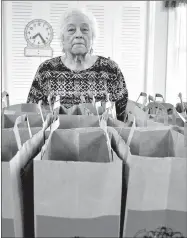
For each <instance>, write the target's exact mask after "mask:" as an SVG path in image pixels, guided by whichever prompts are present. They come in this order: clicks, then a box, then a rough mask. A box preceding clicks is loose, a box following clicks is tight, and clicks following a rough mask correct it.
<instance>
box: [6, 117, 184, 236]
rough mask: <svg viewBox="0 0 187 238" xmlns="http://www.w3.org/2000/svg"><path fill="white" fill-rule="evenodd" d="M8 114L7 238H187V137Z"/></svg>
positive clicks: (93, 121) (92, 120)
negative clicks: (36, 121) (10, 121)
mask: <svg viewBox="0 0 187 238" xmlns="http://www.w3.org/2000/svg"><path fill="white" fill-rule="evenodd" d="M5 116H7V117H8V118H10V116H11V118H13V119H14V120H13V125H12V126H9V129H3V130H2V236H3V237H75V236H79V237H153V236H155V237H161V236H163V237H187V230H186V229H187V228H186V223H187V205H186V200H187V197H186V194H187V191H186V189H187V186H186V185H187V179H186V178H187V177H186V158H187V151H186V150H187V147H186V142H185V138H186V137H185V135H184V133H179V132H177V131H176V130H173V129H172V128H171V127H169V126H162V127H159V126H158V127H156V128H153V127H151V128H134V126H135V125H134V124H132V127H131V128H125V125H126V124H124V123H121V122H118V121H117V120H113V119H111V118H108V121H107V124H108V127H107V128H105V127H101V126H100V125H101V124H100V121H99V118H98V117H97V116H83V115H82V116H76V115H74V116H69V115H63V116H62V115H59V117H58V119H59V120H56V121H55V122H54V123H52V124H51V122H52V120H51V116H48V118H45V123H44V124H42V122H41V125H37V126H38V128H37V127H35V125H33V124H32V119H31V118H32V117H33V118H37V116H38V115H28V116H26V115H22V116H21V117H18V115H4V117H5ZM28 118H29V120H26V122H27V126H28V129H27V128H20V129H18V124H20V123H23V121H24V120H25V119H28ZM129 118H131V116H130V115H129ZM15 119H17V120H15ZM40 120H41V118H40ZM5 121H6V120H5ZM14 122H15V123H14ZM28 122H29V124H30V125H29V124H28ZM133 122H134V121H133ZM50 124H51V125H50ZM33 126H34V127H33ZM49 126H50V129H49V130H47V128H48V127H49ZM5 127H6V126H5ZM11 127H12V128H11ZM77 127H78V128H77ZM82 127H84V128H82ZM112 127H113V128H112ZM59 128H62V129H59ZM67 128H68V129H67ZM71 128H73V129H71ZM129 147H130V148H129Z"/></svg>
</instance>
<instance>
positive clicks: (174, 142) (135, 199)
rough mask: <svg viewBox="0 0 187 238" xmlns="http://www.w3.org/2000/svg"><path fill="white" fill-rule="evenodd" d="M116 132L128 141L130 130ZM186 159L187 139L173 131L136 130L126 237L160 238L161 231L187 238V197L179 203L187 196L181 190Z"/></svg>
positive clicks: (157, 129) (131, 146) (129, 174)
mask: <svg viewBox="0 0 187 238" xmlns="http://www.w3.org/2000/svg"><path fill="white" fill-rule="evenodd" d="M116 129H117V130H118V131H119V133H120V135H121V136H122V138H123V139H124V140H125V141H127V138H128V136H129V132H130V128H121V129H120V128H116ZM186 158H187V143H186V137H185V135H183V134H181V133H178V132H177V131H174V130H172V129H171V128H170V127H165V128H155V129H154V130H153V129H150V128H136V129H135V131H134V134H133V137H132V140H131V143H130V153H129V156H128V159H127V164H128V166H129V172H128V174H127V175H126V181H128V185H127V187H128V189H127V199H124V203H125V204H126V211H125V223H124V234H123V236H124V237H159V236H158V235H161V233H160V232H161V231H159V229H161V227H162V228H163V229H166V228H167V229H168V230H167V231H169V230H170V229H172V232H173V235H174V233H175V232H181V233H183V235H184V237H186V235H187V233H186V230H185V229H186V218H187V216H186V215H187V214H186V197H185V198H184V200H181V199H180V200H179V198H180V197H181V196H183V192H184V194H185V193H186V190H184V191H183V188H181V187H180V186H181V185H180V184H181V182H182V181H186V168H185V170H184V169H183V170H181V174H182V177H180V176H181V175H180V176H178V174H179V173H180V169H181V167H183V166H186V164H185V163H186ZM181 161H183V162H181ZM184 183H185V186H186V182H184ZM172 186H173V187H172ZM176 189H178V190H176ZM185 189H186V187H185ZM178 193H179V196H178V197H177V196H174V195H175V194H178ZM185 196H186V194H185ZM184 201H185V203H184ZM178 204H181V207H180V208H179V206H178ZM180 209H181V210H180ZM170 210H171V211H170ZM177 211H179V212H177ZM173 214H174V215H173ZM181 221H182V222H181ZM157 231H159V233H156V232H157ZM149 232H150V233H149ZM166 233H167V232H165V233H164V234H162V235H163V236H164V235H167V234H166ZM175 235H177V234H176V233H175ZM171 237H172V236H171ZM174 237H175V236H174ZM177 237H178V236H177ZM179 237H180V236H179ZM181 237H182V236H181Z"/></svg>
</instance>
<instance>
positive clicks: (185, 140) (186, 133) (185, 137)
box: [176, 111, 187, 149]
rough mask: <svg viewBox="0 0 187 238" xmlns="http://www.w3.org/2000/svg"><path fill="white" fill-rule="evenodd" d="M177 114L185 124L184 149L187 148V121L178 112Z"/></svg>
mask: <svg viewBox="0 0 187 238" xmlns="http://www.w3.org/2000/svg"><path fill="white" fill-rule="evenodd" d="M176 112H177V111H176ZM177 114H178V115H179V117H180V118H181V119H182V121H183V122H184V147H187V120H186V119H185V118H184V117H183V116H182V115H181V114H180V113H178V112H177ZM186 149H187V148H186Z"/></svg>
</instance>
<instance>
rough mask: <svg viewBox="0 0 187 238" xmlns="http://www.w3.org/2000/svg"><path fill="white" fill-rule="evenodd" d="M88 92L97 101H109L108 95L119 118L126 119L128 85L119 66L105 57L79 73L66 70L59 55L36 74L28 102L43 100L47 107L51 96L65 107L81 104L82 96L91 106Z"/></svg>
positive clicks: (42, 65)
mask: <svg viewBox="0 0 187 238" xmlns="http://www.w3.org/2000/svg"><path fill="white" fill-rule="evenodd" d="M88 91H90V92H92V93H95V99H96V101H99V100H101V101H106V94H107V93H109V94H110V101H113V102H115V104H116V113H117V118H118V119H119V120H123V116H124V112H125V109H126V104H127V101H128V91H127V88H126V83H125V80H124V77H123V74H122V72H121V70H120V69H119V67H118V65H117V64H116V63H115V62H114V61H112V60H111V59H107V58H105V57H102V56H98V59H97V60H96V62H95V63H94V64H93V65H92V66H91V67H90V68H88V69H86V70H81V71H78V72H77V71H73V70H71V69H69V68H67V67H66V66H65V65H64V64H63V62H62V61H61V57H60V56H58V57H55V58H52V59H50V60H46V61H45V62H43V63H42V64H41V65H40V66H39V68H38V70H37V72H36V75H35V78H34V80H33V83H32V86H31V89H30V92H29V95H28V99H27V103H38V102H39V101H40V100H42V101H43V104H44V105H48V100H47V97H48V95H49V93H51V95H52V101H53V100H54V98H55V97H56V96H57V95H60V100H61V104H63V105H69V106H70V105H74V104H79V103H81V100H80V94H81V95H84V97H85V99H86V102H87V103H89V102H91V99H90V98H89V96H88ZM67 107H68V106H67Z"/></svg>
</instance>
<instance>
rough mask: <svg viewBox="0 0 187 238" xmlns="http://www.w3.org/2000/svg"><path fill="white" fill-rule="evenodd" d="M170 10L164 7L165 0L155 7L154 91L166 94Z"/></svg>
mask: <svg viewBox="0 0 187 238" xmlns="http://www.w3.org/2000/svg"><path fill="white" fill-rule="evenodd" d="M167 40H168V11H166V10H164V8H163V1H158V2H157V3H156V8H155V39H154V65H153V77H154V78H153V81H154V83H153V89H154V93H161V94H162V95H163V96H164V97H165V96H166V70H167Z"/></svg>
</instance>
